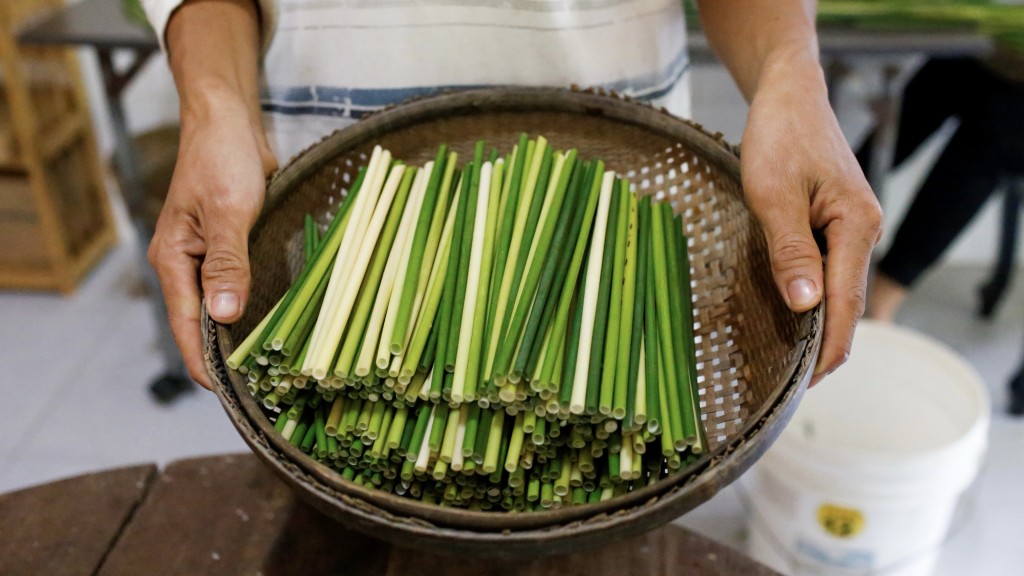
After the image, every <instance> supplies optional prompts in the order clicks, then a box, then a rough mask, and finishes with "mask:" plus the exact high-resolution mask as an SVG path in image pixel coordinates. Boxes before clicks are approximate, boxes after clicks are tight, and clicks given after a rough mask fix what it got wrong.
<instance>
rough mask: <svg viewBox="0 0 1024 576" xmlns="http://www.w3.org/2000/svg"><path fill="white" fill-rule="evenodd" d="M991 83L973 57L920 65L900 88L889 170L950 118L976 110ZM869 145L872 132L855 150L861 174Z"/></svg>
mask: <svg viewBox="0 0 1024 576" xmlns="http://www.w3.org/2000/svg"><path fill="white" fill-rule="evenodd" d="M991 83H992V79H991V73H989V72H988V71H987V70H985V69H984V68H983V67H982V65H981V64H980V63H979V62H978V61H977V60H975V59H973V58H934V59H931V60H929V61H928V62H926V63H925V64H924V65H923V66H921V69H920V70H918V71H917V73H916V74H914V76H913V78H911V79H910V81H909V82H908V83H907V86H906V87H905V88H904V89H903V97H902V103H901V105H900V118H899V128H898V129H897V137H896V149H895V151H894V155H893V162H892V167H893V168H896V167H897V166H899V165H900V164H901V163H903V161H904V160H906V159H907V157H909V156H910V155H911V154H913V153H914V152H915V151H916V150H917V149H918V148H919V147H920V146H921V144H922V143H923V142H924V141H925V140H927V139H928V137H929V136H931V135H932V134H934V133H935V131H936V130H938V129H939V128H940V127H941V126H942V124H943V123H944V122H946V120H948V119H949V118H950V117H951V116H959V115H960V114H962V113H964V111H970V110H975V109H977V107H978V106H979V105H980V104H979V102H980V101H981V100H983V99H984V98H985V94H987V93H988V92H989V89H990V86H991ZM964 86H969V87H970V88H969V89H962V88H963V87H964ZM873 146H874V134H873V133H872V134H871V135H869V136H868V137H867V138H866V139H865V140H864V143H863V144H861V146H860V148H859V149H858V150H857V154H856V155H857V161H858V162H860V165H861V168H862V169H863V170H864V172H865V173H868V172H869V171H870V160H871V153H872V148H873Z"/></svg>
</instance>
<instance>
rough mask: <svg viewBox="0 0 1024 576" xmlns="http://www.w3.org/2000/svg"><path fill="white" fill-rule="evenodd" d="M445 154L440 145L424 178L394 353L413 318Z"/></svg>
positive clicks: (393, 337)
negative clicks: (428, 172) (424, 182)
mask: <svg viewBox="0 0 1024 576" xmlns="http://www.w3.org/2000/svg"><path fill="white" fill-rule="evenodd" d="M447 154H448V147H447V146H445V145H441V147H440V148H438V150H437V156H436V157H435V159H434V169H433V170H432V171H431V173H430V180H429V181H428V182H427V189H426V192H425V194H424V196H423V203H422V204H421V205H420V212H419V218H418V219H417V222H416V234H415V235H414V236H413V239H412V251H411V252H410V255H409V264H408V269H407V272H406V275H405V282H404V284H403V285H402V292H401V300H400V301H399V302H400V304H399V308H398V316H397V318H396V319H395V327H394V331H393V332H392V334H391V342H390V349H391V353H392V354H395V355H400V354H401V353H402V351H403V349H404V346H405V341H404V338H405V333H406V331H407V329H408V327H409V322H410V321H411V319H412V318H411V316H412V305H413V301H414V300H415V299H416V290H417V288H418V285H419V271H420V270H421V269H422V268H423V254H424V252H425V250H426V247H427V236H428V235H429V233H430V228H431V224H432V220H433V216H434V207H435V205H436V204H437V197H438V189H439V188H440V183H441V174H442V172H443V171H444V164H445V157H446V156H447ZM446 192H447V191H446Z"/></svg>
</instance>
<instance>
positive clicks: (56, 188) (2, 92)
mask: <svg viewBox="0 0 1024 576" xmlns="http://www.w3.org/2000/svg"><path fill="white" fill-rule="evenodd" d="M60 5H62V2H61V1H59V0H3V1H2V2H0V246H2V247H3V249H0V288H34V289H56V290H60V291H63V292H70V291H72V290H74V288H75V286H76V285H77V283H78V281H79V280H80V279H81V278H82V276H83V275H84V274H85V273H86V272H88V271H89V269H91V267H92V266H93V265H94V264H95V263H96V262H97V261H98V260H99V258H100V257H102V256H103V254H105V253H106V252H107V250H108V249H109V248H110V246H112V245H113V244H114V242H115V241H116V238H117V233H116V229H115V224H114V220H113V216H112V214H111V210H110V204H109V200H108V197H107V191H106V189H105V183H104V178H103V171H102V168H101V165H100V161H99V154H98V152H97V149H96V143H95V138H94V135H93V132H92V125H91V120H90V117H89V106H88V101H87V100H86V96H85V90H84V87H83V85H82V78H81V72H80V70H79V67H78V61H77V59H76V57H75V55H74V53H73V52H72V51H71V50H69V49H64V48H50V47H46V48H41V47H40V48H36V47H25V46H20V45H18V44H17V42H16V40H15V34H16V32H17V30H18V29H19V27H20V26H22V25H23V24H24V23H25V22H26V21H28V20H29V19H31V18H35V17H38V16H40V15H41V14H42V13H44V12H45V11H47V10H51V9H54V8H56V7H59V6H60Z"/></svg>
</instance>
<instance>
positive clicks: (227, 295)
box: [210, 292, 238, 318]
mask: <svg viewBox="0 0 1024 576" xmlns="http://www.w3.org/2000/svg"><path fill="white" fill-rule="evenodd" d="M210 313H211V314H213V315H214V316H217V317H219V318H233V317H234V316H235V314H238V296H236V295H235V294H233V293H231V292H221V293H220V294H217V295H216V296H214V297H213V304H212V306H210Z"/></svg>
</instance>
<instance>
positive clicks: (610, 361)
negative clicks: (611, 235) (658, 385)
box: [591, 180, 630, 416]
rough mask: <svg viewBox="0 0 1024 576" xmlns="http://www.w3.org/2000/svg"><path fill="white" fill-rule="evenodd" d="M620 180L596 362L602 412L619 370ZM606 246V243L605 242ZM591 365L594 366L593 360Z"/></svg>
mask: <svg viewBox="0 0 1024 576" xmlns="http://www.w3.org/2000/svg"><path fill="white" fill-rule="evenodd" d="M621 183H622V181H621V180H616V181H615V184H616V187H617V188H618V197H617V200H618V206H617V210H615V215H616V219H615V220H614V222H615V243H614V256H613V257H612V267H611V268H612V270H611V275H610V276H609V284H610V286H611V289H610V290H609V291H608V319H607V324H606V326H607V329H606V330H605V331H604V332H601V333H602V334H604V335H605V341H604V348H603V358H602V360H603V362H602V364H600V365H599V366H600V368H601V386H600V396H599V400H598V406H597V410H598V412H599V413H600V414H602V415H604V416H610V415H611V413H612V403H613V402H614V399H615V378H616V375H617V374H618V371H617V369H616V368H617V366H618V357H619V337H620V334H619V322H620V320H621V318H622V286H623V281H624V279H625V278H624V275H625V270H626V241H627V238H628V234H629V205H630V200H629V198H630V193H629V190H628V188H627V189H625V190H623V188H622V186H621ZM612 222H613V221H612V220H609V221H608V225H609V226H611V225H612ZM605 246H606V247H607V244H606V245H605ZM606 256H607V255H606ZM606 262H607V261H606ZM591 366H592V367H593V364H591Z"/></svg>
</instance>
